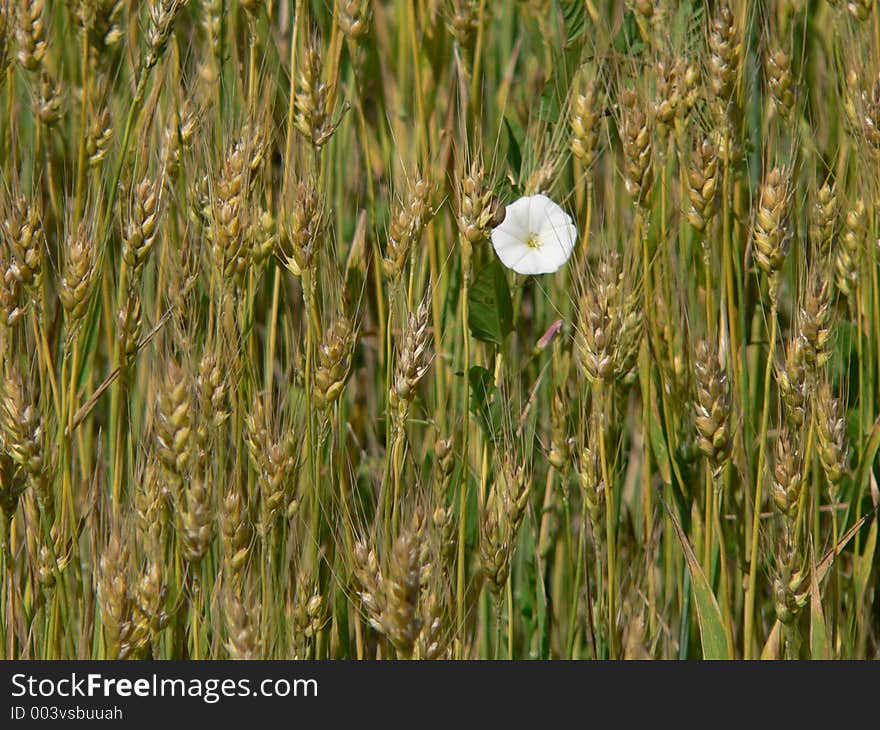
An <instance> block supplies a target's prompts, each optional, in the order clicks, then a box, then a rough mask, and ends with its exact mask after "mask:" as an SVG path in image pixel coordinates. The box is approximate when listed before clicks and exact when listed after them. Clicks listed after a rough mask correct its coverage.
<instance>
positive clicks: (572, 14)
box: [559, 0, 587, 45]
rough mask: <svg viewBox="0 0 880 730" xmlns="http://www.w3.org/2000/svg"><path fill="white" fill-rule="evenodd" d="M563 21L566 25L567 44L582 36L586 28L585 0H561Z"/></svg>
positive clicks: (560, 6) (560, 7)
mask: <svg viewBox="0 0 880 730" xmlns="http://www.w3.org/2000/svg"><path fill="white" fill-rule="evenodd" d="M559 9H560V10H561V11H562V22H563V25H564V26H565V44H566V45H568V44H570V43H572V42H573V41H575V40H577V39H578V38H580V36H581V35H582V34H583V32H584V29H585V28H586V23H587V5H586V3H585V2H584V1H583V0H559Z"/></svg>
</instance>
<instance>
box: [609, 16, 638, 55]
mask: <svg viewBox="0 0 880 730" xmlns="http://www.w3.org/2000/svg"><path fill="white" fill-rule="evenodd" d="M614 49H615V50H616V51H618V52H619V53H628V54H630V55H633V56H637V55H639V54H640V53H641V52H642V51H643V50H644V49H645V44H644V43H643V42H642V39H641V38H640V36H639V24H638V23H637V22H636V16H635V14H634V13H633V11H632V10H627V11H626V13H625V14H624V16H623V23H621V24H620V30H618V31H617V35H616V36H615V37H614Z"/></svg>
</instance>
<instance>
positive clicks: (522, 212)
mask: <svg viewBox="0 0 880 730" xmlns="http://www.w3.org/2000/svg"><path fill="white" fill-rule="evenodd" d="M498 228H500V229H501V230H503V231H507V232H508V233H510V234H511V235H513V236H516V237H517V238H520V239H521V240H522V241H523V242H525V240H526V239H527V238H528V237H529V233H530V229H529V199H528V198H520V199H519V200H516V201H514V202H513V203H511V204H510V205H508V206H507V208H506V209H505V212H504V220H503V221H502V222H501V225H500V226H498ZM496 230H497V229H496Z"/></svg>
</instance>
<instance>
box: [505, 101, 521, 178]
mask: <svg viewBox="0 0 880 730" xmlns="http://www.w3.org/2000/svg"><path fill="white" fill-rule="evenodd" d="M504 129H505V130H506V131H507V164H508V166H509V167H510V171H511V172H512V173H513V176H514V177H515V178H516V179H517V180H518V179H519V173H520V170H522V146H523V143H524V142H525V138H526V135H525V132H523V130H522V127H521V126H520V125H519V123H518V122H517V121H516V120H515V119H510V118H509V117H504Z"/></svg>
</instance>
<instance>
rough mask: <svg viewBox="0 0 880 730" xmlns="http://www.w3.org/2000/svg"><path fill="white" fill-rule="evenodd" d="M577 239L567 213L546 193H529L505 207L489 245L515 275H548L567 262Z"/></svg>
mask: <svg viewBox="0 0 880 730" xmlns="http://www.w3.org/2000/svg"><path fill="white" fill-rule="evenodd" d="M576 240H577V228H576V227H575V225H574V223H573V222H572V220H571V216H570V215H569V214H568V213H566V212H565V211H564V210H563V209H562V208H560V207H559V206H558V205H556V203H554V202H553V201H552V200H550V198H548V197H547V196H546V195H529V196H526V197H524V198H520V199H519V200H517V201H516V202H514V203H511V204H510V205H508V206H507V213H506V215H505V217H504V221H503V222H502V223H501V225H499V226H497V227H495V228H493V229H492V246H493V247H494V248H495V253H497V254H498V258H499V259H501V263H503V264H504V265H505V266H506V267H507V268H509V269H513V270H514V271H515V272H517V273H518V274H552V273H553V272H554V271H556V270H557V269H559V267H560V266H562V264H564V263H565V262H566V261H568V258H569V256H571V252H572V250H573V249H574V243H575V241H576Z"/></svg>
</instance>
